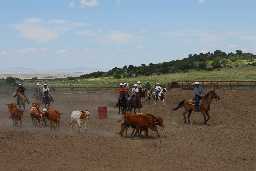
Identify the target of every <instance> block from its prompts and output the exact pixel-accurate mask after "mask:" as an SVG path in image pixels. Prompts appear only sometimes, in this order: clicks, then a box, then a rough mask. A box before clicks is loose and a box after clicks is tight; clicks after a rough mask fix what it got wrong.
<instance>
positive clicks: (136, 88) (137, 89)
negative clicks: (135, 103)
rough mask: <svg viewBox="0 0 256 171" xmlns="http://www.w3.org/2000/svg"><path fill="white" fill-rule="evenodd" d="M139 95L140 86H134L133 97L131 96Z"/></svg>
mask: <svg viewBox="0 0 256 171" xmlns="http://www.w3.org/2000/svg"><path fill="white" fill-rule="evenodd" d="M137 93H139V86H138V84H134V85H133V87H132V95H131V96H135V95H136V94H137Z"/></svg>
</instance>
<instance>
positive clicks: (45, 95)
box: [42, 83, 53, 108]
mask: <svg viewBox="0 0 256 171" xmlns="http://www.w3.org/2000/svg"><path fill="white" fill-rule="evenodd" d="M42 93H43V104H44V105H45V107H46V108H47V107H49V105H50V103H51V102H53V98H52V96H51V94H50V89H49V87H48V85H47V84H46V83H45V84H44V86H43V89H42Z"/></svg>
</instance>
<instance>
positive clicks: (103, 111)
mask: <svg viewBox="0 0 256 171" xmlns="http://www.w3.org/2000/svg"><path fill="white" fill-rule="evenodd" d="M107 115H108V108H107V106H100V107H98V117H99V119H107Z"/></svg>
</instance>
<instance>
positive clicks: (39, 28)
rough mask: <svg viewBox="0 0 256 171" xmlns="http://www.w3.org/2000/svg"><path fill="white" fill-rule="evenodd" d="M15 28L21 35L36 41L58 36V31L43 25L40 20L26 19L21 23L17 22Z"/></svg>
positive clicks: (48, 39) (46, 40)
mask: <svg viewBox="0 0 256 171" xmlns="http://www.w3.org/2000/svg"><path fill="white" fill-rule="evenodd" d="M16 29H17V31H18V32H20V34H21V35H22V37H24V38H25V39H28V40H32V41H36V42H40V43H43V42H49V41H51V40H55V39H57V38H58V36H59V35H58V33H56V32H54V31H52V30H50V29H49V28H47V27H45V26H44V25H43V24H42V23H41V21H40V20H38V19H37V20H35V19H27V20H25V21H24V22H23V23H21V24H18V25H17V26H16Z"/></svg>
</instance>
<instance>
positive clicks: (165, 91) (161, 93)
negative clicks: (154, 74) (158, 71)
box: [159, 88, 167, 103]
mask: <svg viewBox="0 0 256 171" xmlns="http://www.w3.org/2000/svg"><path fill="white" fill-rule="evenodd" d="M166 93H167V89H166V88H163V90H162V91H161V92H160V94H159V99H160V100H161V101H162V102H163V103H164V102H165V97H166Z"/></svg>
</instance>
